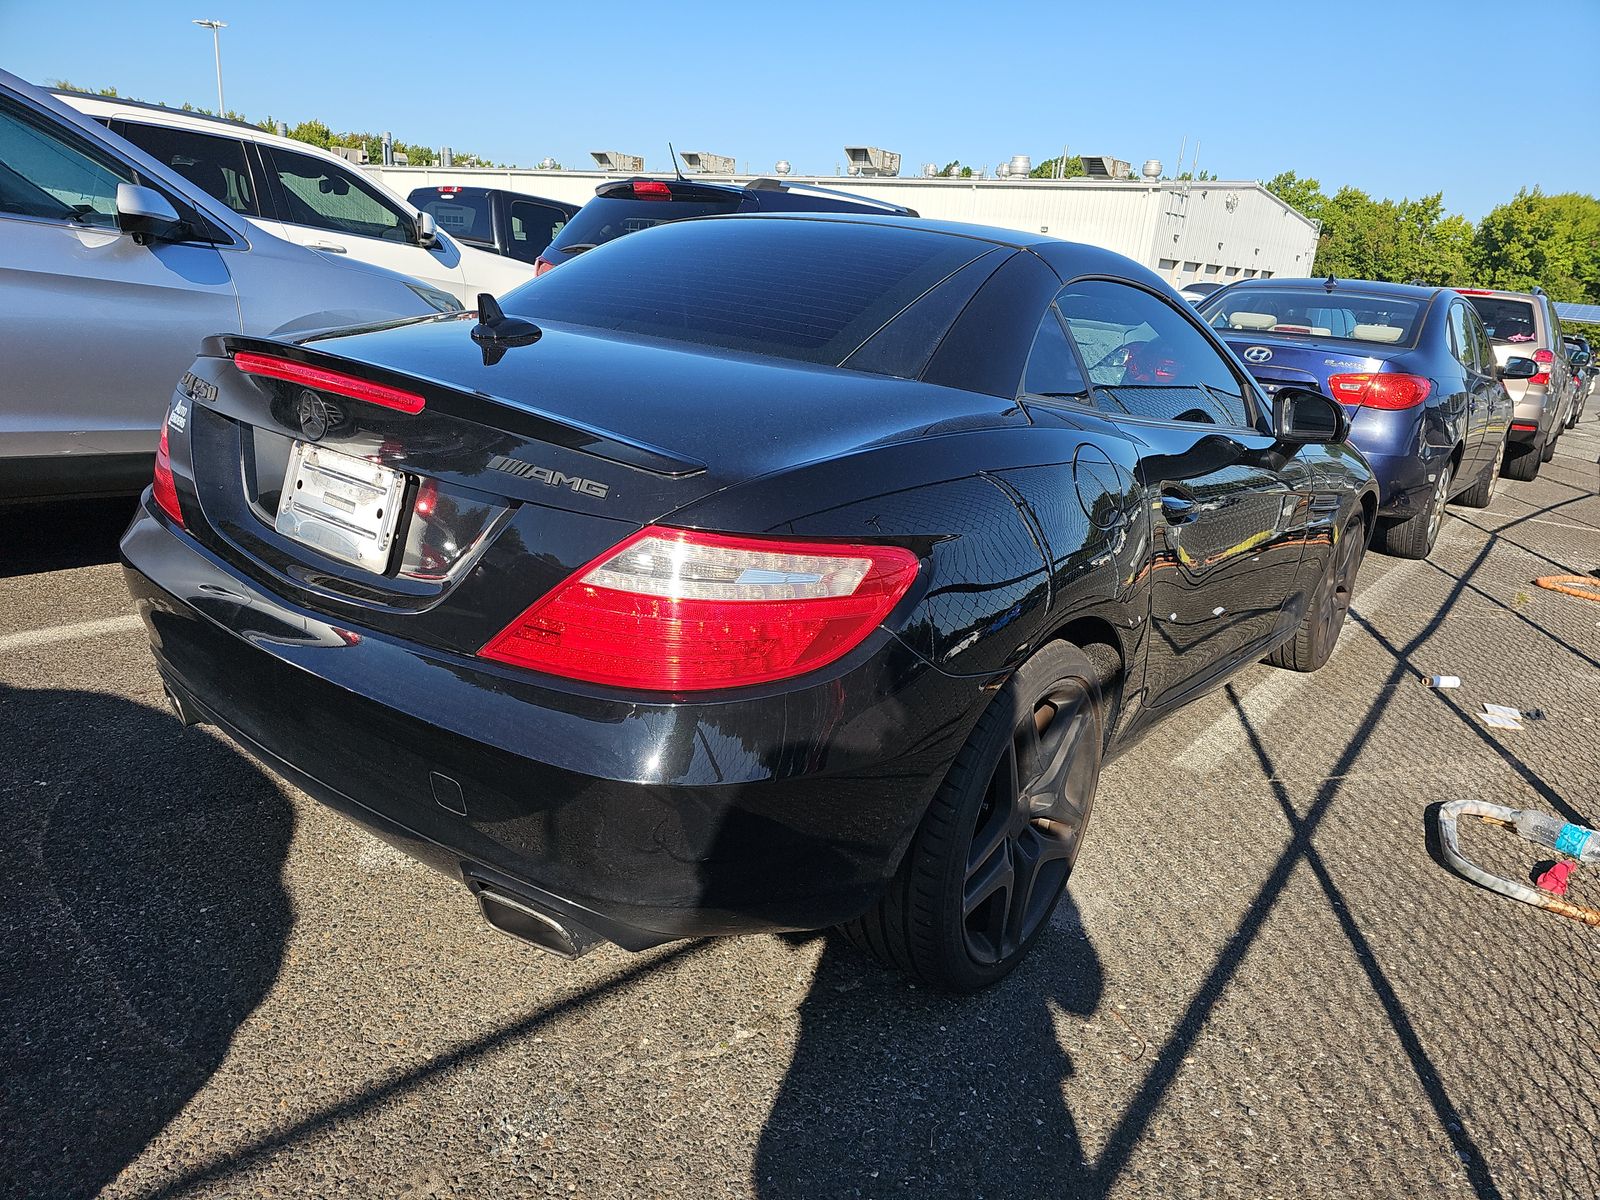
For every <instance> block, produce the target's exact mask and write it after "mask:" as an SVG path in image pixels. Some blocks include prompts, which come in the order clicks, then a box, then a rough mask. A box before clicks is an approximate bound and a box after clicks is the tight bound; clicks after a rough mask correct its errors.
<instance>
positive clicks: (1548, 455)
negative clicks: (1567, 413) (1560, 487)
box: [1539, 425, 1567, 463]
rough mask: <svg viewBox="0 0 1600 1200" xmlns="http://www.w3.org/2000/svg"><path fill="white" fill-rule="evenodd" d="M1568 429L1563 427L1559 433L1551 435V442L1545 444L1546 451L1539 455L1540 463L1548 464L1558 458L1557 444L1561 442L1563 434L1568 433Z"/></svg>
mask: <svg viewBox="0 0 1600 1200" xmlns="http://www.w3.org/2000/svg"><path fill="white" fill-rule="evenodd" d="M1566 428H1567V427H1566V426H1565V425H1562V426H1561V427H1560V429H1559V430H1558V431H1557V432H1555V433H1552V434H1551V435H1550V440H1549V441H1548V442H1546V443H1545V444H1544V450H1543V451H1541V452H1540V454H1539V461H1540V462H1542V463H1547V462H1549V461H1550V460H1551V459H1552V458H1554V457H1555V456H1556V443H1557V442H1559V441H1560V440H1561V434H1562V433H1563V432H1565V431H1566Z"/></svg>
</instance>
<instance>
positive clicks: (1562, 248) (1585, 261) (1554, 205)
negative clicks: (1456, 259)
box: [1473, 188, 1600, 304]
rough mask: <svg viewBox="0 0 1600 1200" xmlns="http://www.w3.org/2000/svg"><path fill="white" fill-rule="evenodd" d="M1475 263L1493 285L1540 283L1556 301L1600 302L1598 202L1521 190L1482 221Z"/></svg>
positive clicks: (1480, 274) (1575, 195)
mask: <svg viewBox="0 0 1600 1200" xmlns="http://www.w3.org/2000/svg"><path fill="white" fill-rule="evenodd" d="M1473 265H1474V266H1475V267H1476V269H1477V270H1476V274H1477V278H1478V280H1479V281H1480V282H1482V283H1485V284H1488V285H1490V286H1491V287H1502V288H1512V289H1515V290H1517V291H1526V290H1527V289H1529V288H1531V287H1534V286H1535V285H1537V286H1539V287H1542V288H1544V289H1545V291H1547V292H1549V293H1550V295H1551V296H1552V297H1554V298H1555V299H1557V300H1568V301H1574V302H1577V303H1581V304H1596V303H1600V200H1597V199H1595V197H1593V196H1585V195H1581V194H1579V193H1577V192H1564V193H1561V194H1559V195H1555V196H1546V195H1545V194H1544V193H1543V192H1541V191H1540V190H1539V189H1538V188H1534V189H1533V190H1532V191H1527V190H1523V191H1520V192H1518V193H1517V195H1516V198H1515V199H1513V200H1510V201H1508V202H1507V203H1505V204H1502V205H1500V206H1499V207H1498V208H1495V209H1493V210H1491V211H1490V212H1489V214H1488V215H1487V216H1486V217H1484V218H1483V220H1482V221H1481V222H1480V223H1479V225H1478V231H1477V237H1476V239H1475V241H1474V244H1473Z"/></svg>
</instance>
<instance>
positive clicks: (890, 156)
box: [844, 146, 900, 175]
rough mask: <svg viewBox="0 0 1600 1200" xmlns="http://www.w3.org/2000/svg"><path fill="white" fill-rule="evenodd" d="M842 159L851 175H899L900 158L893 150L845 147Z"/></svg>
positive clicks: (871, 147)
mask: <svg viewBox="0 0 1600 1200" xmlns="http://www.w3.org/2000/svg"><path fill="white" fill-rule="evenodd" d="M844 157H845V161H846V162H847V163H848V164H849V170H850V174H852V175H898V174H900V156H899V155H898V154H896V153H895V152H894V151H893V150H880V149H878V147H876V146H846V147H845V148H844Z"/></svg>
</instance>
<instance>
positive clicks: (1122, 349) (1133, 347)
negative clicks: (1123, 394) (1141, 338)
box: [1089, 342, 1150, 374]
mask: <svg viewBox="0 0 1600 1200" xmlns="http://www.w3.org/2000/svg"><path fill="white" fill-rule="evenodd" d="M1149 344H1150V343H1149V342H1124V343H1122V345H1120V346H1117V347H1115V348H1114V349H1112V350H1110V351H1108V352H1107V353H1106V354H1104V355H1102V356H1101V358H1100V361H1099V362H1097V363H1095V364H1094V365H1093V366H1091V367H1090V368H1089V371H1090V373H1091V374H1092V373H1093V372H1095V371H1098V370H1099V369H1100V368H1101V367H1105V366H1110V365H1112V360H1113V359H1115V358H1117V356H1118V355H1121V356H1122V357H1121V359H1120V361H1118V362H1117V363H1116V365H1117V366H1119V367H1125V366H1127V365H1128V361H1129V359H1131V358H1132V356H1133V355H1134V354H1135V353H1136V352H1137V351H1138V350H1139V348H1140V347H1142V346H1148V345H1149Z"/></svg>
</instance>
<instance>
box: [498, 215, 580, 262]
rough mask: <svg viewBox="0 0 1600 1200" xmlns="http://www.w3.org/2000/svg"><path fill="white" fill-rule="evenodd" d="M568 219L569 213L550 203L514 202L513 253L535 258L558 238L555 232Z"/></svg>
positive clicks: (522, 256) (513, 254)
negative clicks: (553, 206)
mask: <svg viewBox="0 0 1600 1200" xmlns="http://www.w3.org/2000/svg"><path fill="white" fill-rule="evenodd" d="M566 223H567V214H566V213H565V212H563V211H562V210H561V209H559V208H551V207H550V206H549V205H548V204H534V203H531V202H530V201H527V200H513V201H512V202H511V247H510V249H511V254H512V257H513V258H520V259H524V260H525V261H527V262H532V261H533V260H534V259H536V258H538V257H539V253H540V251H542V250H544V249H545V248H546V247H547V246H549V245H550V243H551V242H553V241H554V240H555V236H556V234H558V233H560V232H561V227H562V226H563V225H565V224H566Z"/></svg>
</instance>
